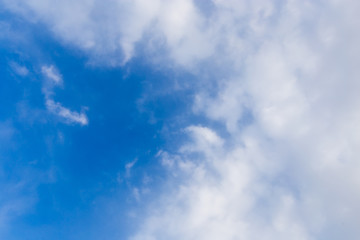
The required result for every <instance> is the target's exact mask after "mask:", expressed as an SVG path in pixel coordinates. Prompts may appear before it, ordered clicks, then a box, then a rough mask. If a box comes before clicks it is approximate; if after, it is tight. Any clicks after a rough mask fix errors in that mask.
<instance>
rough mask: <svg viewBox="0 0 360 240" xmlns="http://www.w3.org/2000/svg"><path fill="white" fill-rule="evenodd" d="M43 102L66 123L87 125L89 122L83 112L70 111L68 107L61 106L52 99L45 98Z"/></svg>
mask: <svg viewBox="0 0 360 240" xmlns="http://www.w3.org/2000/svg"><path fill="white" fill-rule="evenodd" d="M45 103H46V108H47V109H48V111H49V112H51V113H52V114H54V115H56V116H58V117H60V118H61V119H63V120H64V121H65V122H66V123H68V124H71V123H78V124H80V125H87V124H88V123H89V121H88V119H87V117H86V115H85V114H84V113H77V112H74V111H70V110H69V109H68V108H65V107H63V106H62V105H61V104H60V103H57V102H54V101H53V100H52V99H47V100H46V102H45Z"/></svg>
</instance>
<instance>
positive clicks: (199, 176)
mask: <svg viewBox="0 0 360 240" xmlns="http://www.w3.org/2000/svg"><path fill="white" fill-rule="evenodd" d="M2 2H3V3H5V4H6V6H7V7H8V8H9V9H11V10H12V11H14V12H18V13H20V14H23V15H25V16H27V17H29V18H33V19H36V20H37V21H42V22H44V23H45V24H47V25H48V26H49V28H50V29H51V30H52V31H53V32H54V34H55V35H56V36H57V37H58V38H59V39H61V40H62V41H63V42H64V43H65V44H71V45H74V46H77V47H79V48H80V49H82V50H84V51H85V52H87V53H88V54H89V56H90V58H91V59H92V61H95V62H96V61H97V63H99V62H101V61H103V60H104V59H105V60H104V61H103V62H106V63H107V64H113V65H117V64H123V63H125V62H126V61H128V60H129V59H131V57H133V56H134V55H136V54H140V53H138V52H136V51H135V49H136V46H138V45H137V44H138V43H140V42H141V43H142V44H143V45H145V47H144V49H145V51H144V52H145V54H150V56H156V57H157V58H160V59H161V60H169V59H170V60H171V63H173V64H174V65H175V66H181V67H185V69H188V70H191V71H193V72H194V73H196V74H198V75H197V76H198V79H199V81H204V80H202V77H203V75H201V74H202V73H205V74H204V76H205V75H206V76H210V77H207V78H205V77H204V79H206V80H208V79H209V78H210V80H212V81H214V82H215V83H216V86H218V88H217V89H215V91H208V89H207V88H206V87H204V89H201V90H199V92H198V93H197V94H196V99H195V103H194V110H195V112H196V113H197V114H204V115H205V116H206V117H207V118H209V119H210V120H213V121H217V122H218V123H220V124H223V125H224V126H225V128H226V133H225V134H224V136H226V138H225V137H223V138H221V137H220V136H218V134H216V129H210V128H207V127H199V126H190V127H189V128H187V130H186V132H188V133H189V135H190V136H191V140H190V141H189V143H184V145H183V147H181V148H180V149H179V151H178V152H176V153H174V154H170V153H167V152H165V151H161V152H159V157H160V158H161V161H162V163H163V165H164V166H165V167H168V168H169V171H170V172H171V174H170V175H171V176H172V179H169V180H168V182H169V184H170V185H171V188H170V189H168V191H164V192H163V193H162V194H161V196H160V197H159V199H157V200H154V202H153V203H151V204H150V207H149V209H152V210H149V211H150V212H149V213H148V214H147V215H145V216H144V220H143V222H142V225H141V226H140V227H139V230H138V232H137V233H136V234H134V236H133V238H132V239H262V240H265V239H269V240H270V239H304V240H310V239H327V240H328V239H345V238H346V239H357V238H358V237H357V236H359V234H360V232H359V229H358V226H359V224H360V222H359V218H358V216H359V215H360V208H359V207H358V202H359V201H360V191H359V189H360V188H359V184H360V180H359V174H358V169H359V167H360V166H359V164H360V163H359V161H358V159H359V157H360V152H359V149H360V135H359V132H360V128H359V124H358V123H359V122H360V95H359V91H360V82H359V81H358V76H359V75H360V72H359V67H358V64H359V62H360V57H359V56H360V47H359V45H358V43H359V42H360V34H359V31H358V29H359V27H360V26H359V25H360V22H359V21H358V13H359V12H360V4H359V2H358V1H354V0H345V1H337V0H333V1H321V0H319V1H300V0H287V1H262V0H257V1H247V0H227V1H222V0H214V1H212V3H211V4H212V7H211V8H210V9H209V10H208V12H207V13H206V14H205V13H204V12H203V11H201V9H199V8H198V5H199V4H198V5H195V4H194V2H193V1H190V0H183V1H171V2H169V1H161V0H158V1H151V3H150V2H149V1H141V0H138V1H126V0H122V1H120V0H119V1H105V2H104V1H96V0H93V1H77V2H74V1H61V2H60V1H59V2H55V3H54V2H52V1H51V2H50V1H46V0H44V1H26V2H24V1H20V0H12V1H8V0H3V1H2ZM94 56H97V57H99V58H98V59H97V60H94V58H95V57H94ZM156 63H160V64H162V63H164V61H156ZM182 69H183V68H182ZM212 75H213V76H215V77H218V76H221V77H220V79H212V78H211V76H212ZM215 77H214V78H215ZM205 85H206V83H204V84H202V86H205ZM211 90H213V89H211ZM50 103H52V104H50V105H51V106H54V109H57V110H56V111H55V112H57V113H59V112H61V111H60V110H61V109H63V108H62V107H61V105H57V104H56V103H55V102H53V101H52V102H50ZM65 112H66V111H65ZM250 114H251V119H250V120H249V118H250V117H249V115H250ZM63 115H66V116H72V114H71V112H70V111H68V114H63ZM75 115H76V114H75ZM76 116H77V117H75V118H74V119H78V120H79V119H81V117H80V116H81V115H80V114H78V115H76ZM79 122H81V121H80V120H79ZM244 122H246V123H244ZM136 189H137V188H136ZM136 189H134V194H135V196H136V192H137V193H139V191H138V190H136Z"/></svg>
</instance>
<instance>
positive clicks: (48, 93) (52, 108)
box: [41, 65, 89, 125]
mask: <svg viewBox="0 0 360 240" xmlns="http://www.w3.org/2000/svg"><path fill="white" fill-rule="evenodd" d="M41 72H42V74H43V75H44V77H45V82H44V86H43V92H44V95H45V105H46V108H47V110H48V111H49V112H50V113H52V114H54V115H55V116H57V117H59V118H60V119H61V120H62V121H64V122H65V123H67V124H73V123H76V124H80V125H87V124H88V123H89V121H88V118H87V116H86V115H85V113H83V112H82V113H78V112H75V111H71V110H70V109H68V108H66V107H63V106H62V105H61V103H59V102H55V101H54V99H53V97H54V88H55V87H56V86H62V84H63V79H62V76H61V74H60V73H59V71H58V70H57V69H56V68H55V67H54V66H53V65H49V66H47V65H44V66H42V67H41Z"/></svg>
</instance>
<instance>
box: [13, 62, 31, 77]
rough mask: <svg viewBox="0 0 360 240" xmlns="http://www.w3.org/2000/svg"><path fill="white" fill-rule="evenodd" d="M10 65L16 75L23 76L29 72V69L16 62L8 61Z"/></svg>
mask: <svg viewBox="0 0 360 240" xmlns="http://www.w3.org/2000/svg"><path fill="white" fill-rule="evenodd" d="M10 67H11V68H12V70H13V71H14V72H15V73H16V74H17V75H19V76H21V77H25V76H27V75H28V74H29V69H27V67H25V66H22V65H20V64H18V63H16V62H10Z"/></svg>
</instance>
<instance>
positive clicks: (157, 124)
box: [0, 12, 195, 240]
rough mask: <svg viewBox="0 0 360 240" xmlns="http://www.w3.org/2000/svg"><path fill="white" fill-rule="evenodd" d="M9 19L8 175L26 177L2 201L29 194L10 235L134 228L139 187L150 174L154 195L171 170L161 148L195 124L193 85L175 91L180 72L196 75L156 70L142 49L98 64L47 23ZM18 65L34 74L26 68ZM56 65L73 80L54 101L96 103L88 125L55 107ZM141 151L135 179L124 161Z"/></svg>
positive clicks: (4, 82)
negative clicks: (46, 84)
mask: <svg viewBox="0 0 360 240" xmlns="http://www.w3.org/2000/svg"><path fill="white" fill-rule="evenodd" d="M0 21H2V24H3V27H5V28H6V29H7V31H6V32H3V33H4V35H3V36H1V38H0V64H1V68H0V79H1V80H0V106H1V107H0V122H1V123H4V124H5V123H6V124H7V125H6V126H9V127H11V128H12V130H13V133H12V134H11V137H9V138H7V139H2V140H1V138H0V140H1V141H2V142H1V148H0V154H1V156H0V168H1V175H0V181H1V185H2V186H8V188H11V187H12V186H15V185H16V184H18V183H20V182H21V183H23V184H24V186H23V187H22V188H20V189H19V190H18V191H17V193H16V194H14V195H9V196H4V195H3V196H2V197H1V201H0V204H3V205H4V206H5V204H10V203H11V202H14V204H16V202H17V201H18V200H24V201H25V203H22V206H23V205H25V206H26V207H25V208H26V209H25V210H22V211H19V213H17V212H11V211H10V213H9V214H8V215H9V216H8V217H9V218H8V220H7V221H8V222H7V223H8V226H6V230H5V231H4V232H2V234H3V237H5V238H6V239H8V240H12V239H14V240H16V239H115V238H116V237H120V238H122V237H124V236H126V235H127V234H128V232H129V231H131V229H132V226H133V225H132V224H134V222H136V218H134V219H133V220H131V218H129V217H128V215H129V212H131V211H132V209H136V211H141V208H142V203H141V202H140V203H139V202H137V201H136V200H135V198H134V196H133V195H132V188H133V187H141V185H142V184H143V183H142V182H143V179H144V177H145V176H149V177H150V178H152V182H151V183H149V185H151V186H149V188H150V189H151V190H152V192H151V193H150V195H149V196H148V197H151V196H155V195H156V188H157V186H158V185H159V183H160V182H161V181H163V170H162V169H161V167H160V165H159V163H158V161H157V160H156V158H155V157H154V156H155V155H156V153H157V152H158V151H159V150H160V149H162V148H164V147H169V146H170V145H171V146H174V145H176V144H177V140H176V139H178V138H180V137H182V133H181V131H178V129H180V128H181V126H186V122H193V121H192V120H191V121H190V118H189V116H191V102H192V94H193V92H192V89H191V88H187V89H186V88H185V89H182V90H178V91H171V93H170V92H169V91H168V89H170V88H172V87H173V86H172V85H173V84H174V82H173V80H174V78H178V80H181V79H182V78H187V79H189V78H191V75H188V74H185V73H179V72H176V73H175V72H172V71H171V70H169V69H167V70H156V71H155V70H152V68H151V66H150V65H149V64H147V63H144V61H142V59H141V57H139V58H137V59H133V60H132V61H131V62H130V63H129V64H127V65H126V66H125V67H117V68H109V67H104V66H97V67H96V66H89V65H88V64H87V62H88V59H87V57H86V56H85V55H84V54H83V53H81V52H79V51H77V50H75V49H72V48H71V47H69V46H64V45H61V44H59V42H58V41H57V40H56V39H54V38H53V37H52V34H51V33H50V32H48V31H47V30H46V28H44V26H42V25H40V24H36V23H27V22H25V21H24V20H23V19H20V18H17V17H16V16H14V15H9V14H7V13H4V12H1V17H0ZM11 63H16V64H18V65H19V66H24V67H26V68H27V69H28V70H29V73H28V74H27V75H26V76H19V75H18V74H16V73H15V71H14V69H13V68H12V66H11ZM51 64H52V65H54V66H56V67H57V68H58V70H59V71H60V73H61V74H62V76H63V80H64V86H63V87H62V88H56V89H55V97H54V98H55V101H57V102H61V103H62V104H63V105H64V106H66V107H68V108H69V109H71V110H76V111H79V110H80V108H81V107H82V106H86V107H88V110H87V111H86V114H87V116H88V119H89V125H88V126H79V125H76V124H72V125H68V124H65V123H64V122H62V121H60V120H59V119H58V118H57V117H56V116H53V115H51V114H49V113H48V112H47V111H46V106H45V104H44V96H43V94H42V92H41V88H42V81H43V76H42V75H41V66H42V65H51ZM193 118H195V117H193ZM4 124H3V125H4ZM4 126H5V125H4ZM174 136H175V137H174ZM169 139H172V140H171V141H170V140H169ZM166 140H169V141H166ZM171 146H170V148H171ZM134 159H138V161H137V162H136V164H135V165H134V167H133V169H132V171H131V176H129V177H128V178H126V170H125V165H126V164H127V163H129V162H131V161H133V160H134ZM119 177H120V179H121V181H119ZM160 185H161V184H160ZM145 198H146V196H145ZM145 198H143V199H142V201H143V202H144V201H146V199H145ZM26 201H28V202H26ZM131 221H133V222H131ZM0 234H1V232H0ZM4 234H5V235H4Z"/></svg>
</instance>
